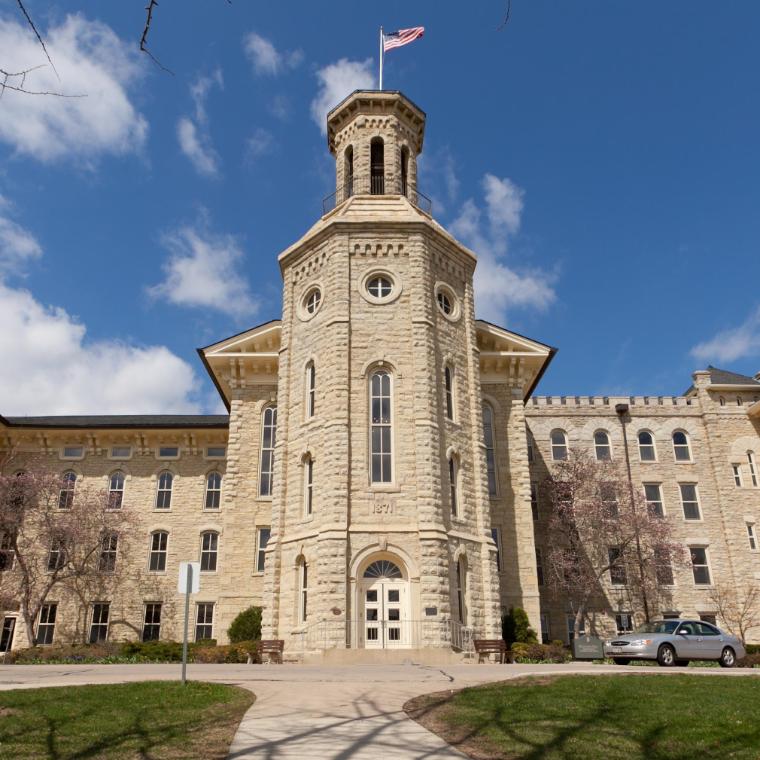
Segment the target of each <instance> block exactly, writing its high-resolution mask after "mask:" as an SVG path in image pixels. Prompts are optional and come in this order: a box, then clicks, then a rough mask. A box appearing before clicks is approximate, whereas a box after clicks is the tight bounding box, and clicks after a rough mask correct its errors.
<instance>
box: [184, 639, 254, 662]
mask: <svg viewBox="0 0 760 760" xmlns="http://www.w3.org/2000/svg"><path fill="white" fill-rule="evenodd" d="M249 657H251V658H252V659H253V660H255V659H256V642H255V641H240V642H237V643H236V644H227V645H225V646H196V647H194V648H193V653H192V661H193V662H203V663H217V664H219V663H225V662H230V663H245V662H248V658H249Z"/></svg>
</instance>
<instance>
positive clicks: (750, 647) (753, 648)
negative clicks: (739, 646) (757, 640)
mask: <svg viewBox="0 0 760 760" xmlns="http://www.w3.org/2000/svg"><path fill="white" fill-rule="evenodd" d="M744 648H745V649H746V650H747V654H760V644H746V645H745V646H744Z"/></svg>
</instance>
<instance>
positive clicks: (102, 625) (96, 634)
mask: <svg viewBox="0 0 760 760" xmlns="http://www.w3.org/2000/svg"><path fill="white" fill-rule="evenodd" d="M110 610H111V605H110V604H109V603H108V602H95V604H93V605H92V618H91V620H90V638H89V641H90V644H97V643H98V642H99V641H107V640H108V617H109V613H110Z"/></svg>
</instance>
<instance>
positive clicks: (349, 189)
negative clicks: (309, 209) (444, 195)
mask: <svg viewBox="0 0 760 760" xmlns="http://www.w3.org/2000/svg"><path fill="white" fill-rule="evenodd" d="M354 195H403V196H405V197H406V198H407V199H408V200H409V202H410V203H411V204H412V205H413V206H416V207H417V208H418V209H420V210H421V211H424V212H425V213H426V214H429V215H432V213H433V201H431V200H430V198H428V197H427V195H425V194H424V193H422V192H420V191H419V190H418V189H417V186H416V185H414V184H412V183H411V182H408V181H407V179H406V178H405V177H400V176H398V175H396V174H386V175H382V174H373V175H371V176H369V177H367V176H361V177H350V178H349V180H348V182H346V183H345V184H344V185H343V187H339V188H338V189H337V190H336V191H335V192H334V193H331V194H330V195H328V196H327V197H326V198H325V199H324V200H323V201H322V214H327V213H329V212H330V211H332V210H333V209H334V208H336V207H338V206H340V204H341V203H343V202H344V201H347V200H348V199H349V198H351V197H353V196H354Z"/></svg>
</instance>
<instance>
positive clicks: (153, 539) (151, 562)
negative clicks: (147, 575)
mask: <svg viewBox="0 0 760 760" xmlns="http://www.w3.org/2000/svg"><path fill="white" fill-rule="evenodd" d="M168 543H169V534H168V533H167V532H166V531H165V530H157V531H154V532H153V533H151V534H150V556H149V558H148V570H150V572H152V573H163V572H164V571H165V570H166V547H167V545H168Z"/></svg>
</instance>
